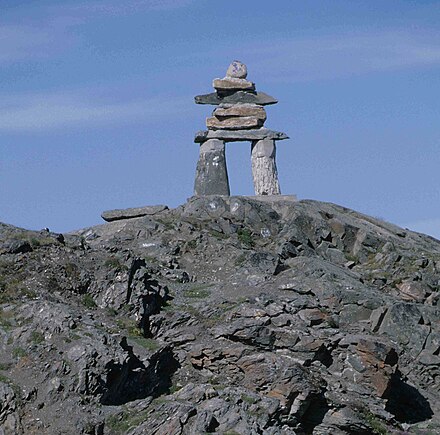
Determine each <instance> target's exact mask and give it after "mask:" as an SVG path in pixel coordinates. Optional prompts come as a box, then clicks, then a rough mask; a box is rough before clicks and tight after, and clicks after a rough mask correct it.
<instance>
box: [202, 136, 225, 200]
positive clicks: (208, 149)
mask: <svg viewBox="0 0 440 435" xmlns="http://www.w3.org/2000/svg"><path fill="white" fill-rule="evenodd" d="M229 194H230V191H229V180H228V171H227V168H226V158H225V143H224V142H223V141H221V140H218V139H210V140H207V141H206V142H204V143H202V144H201V145H200V156H199V161H198V162H197V169H196V179H195V182H194V195H195V196H205V195H226V196H229Z"/></svg>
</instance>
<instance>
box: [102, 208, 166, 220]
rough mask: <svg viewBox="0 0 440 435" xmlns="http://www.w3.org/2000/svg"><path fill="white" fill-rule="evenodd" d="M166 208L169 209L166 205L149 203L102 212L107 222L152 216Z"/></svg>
mask: <svg viewBox="0 0 440 435" xmlns="http://www.w3.org/2000/svg"><path fill="white" fill-rule="evenodd" d="M164 210H168V207H167V206H166V205H149V206H146V207H134V208H126V209H120V210H108V211H104V212H102V214H101V217H102V218H103V219H104V220H105V221H107V222H112V221H118V220H121V219H132V218H136V217H141V216H152V215H155V214H157V213H160V212H162V211H164Z"/></svg>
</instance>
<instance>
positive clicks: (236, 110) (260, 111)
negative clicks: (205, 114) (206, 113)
mask: <svg viewBox="0 0 440 435" xmlns="http://www.w3.org/2000/svg"><path fill="white" fill-rule="evenodd" d="M212 114H213V115H214V116H216V117H217V118H221V117H232V116H254V117H256V118H258V119H261V120H262V121H266V117H267V115H266V111H265V110H264V107H262V106H258V105H257V104H221V105H220V106H219V107H217V108H216V109H214V112H213V113H212Z"/></svg>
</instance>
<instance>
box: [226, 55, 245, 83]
mask: <svg viewBox="0 0 440 435" xmlns="http://www.w3.org/2000/svg"><path fill="white" fill-rule="evenodd" d="M226 77H232V78H236V79H245V78H246V77H247V66H246V65H245V64H244V63H243V62H240V61H239V60H234V61H233V62H232V63H231V64H230V65H229V68H228V70H227V71H226Z"/></svg>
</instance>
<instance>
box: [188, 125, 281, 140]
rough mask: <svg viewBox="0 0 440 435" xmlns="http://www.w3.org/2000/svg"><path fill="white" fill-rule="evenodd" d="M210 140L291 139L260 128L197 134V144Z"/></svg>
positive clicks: (278, 132)
mask: <svg viewBox="0 0 440 435" xmlns="http://www.w3.org/2000/svg"><path fill="white" fill-rule="evenodd" d="M209 139H220V140H223V141H225V142H236V141H253V140H262V139H272V140H284V139H289V136H287V134H285V133H282V132H280V131H274V130H269V129H268V128H258V129H254V130H238V131H233V130H201V131H199V132H197V133H196V137H195V139H194V142H195V143H203V142H205V141H207V140H209Z"/></svg>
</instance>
